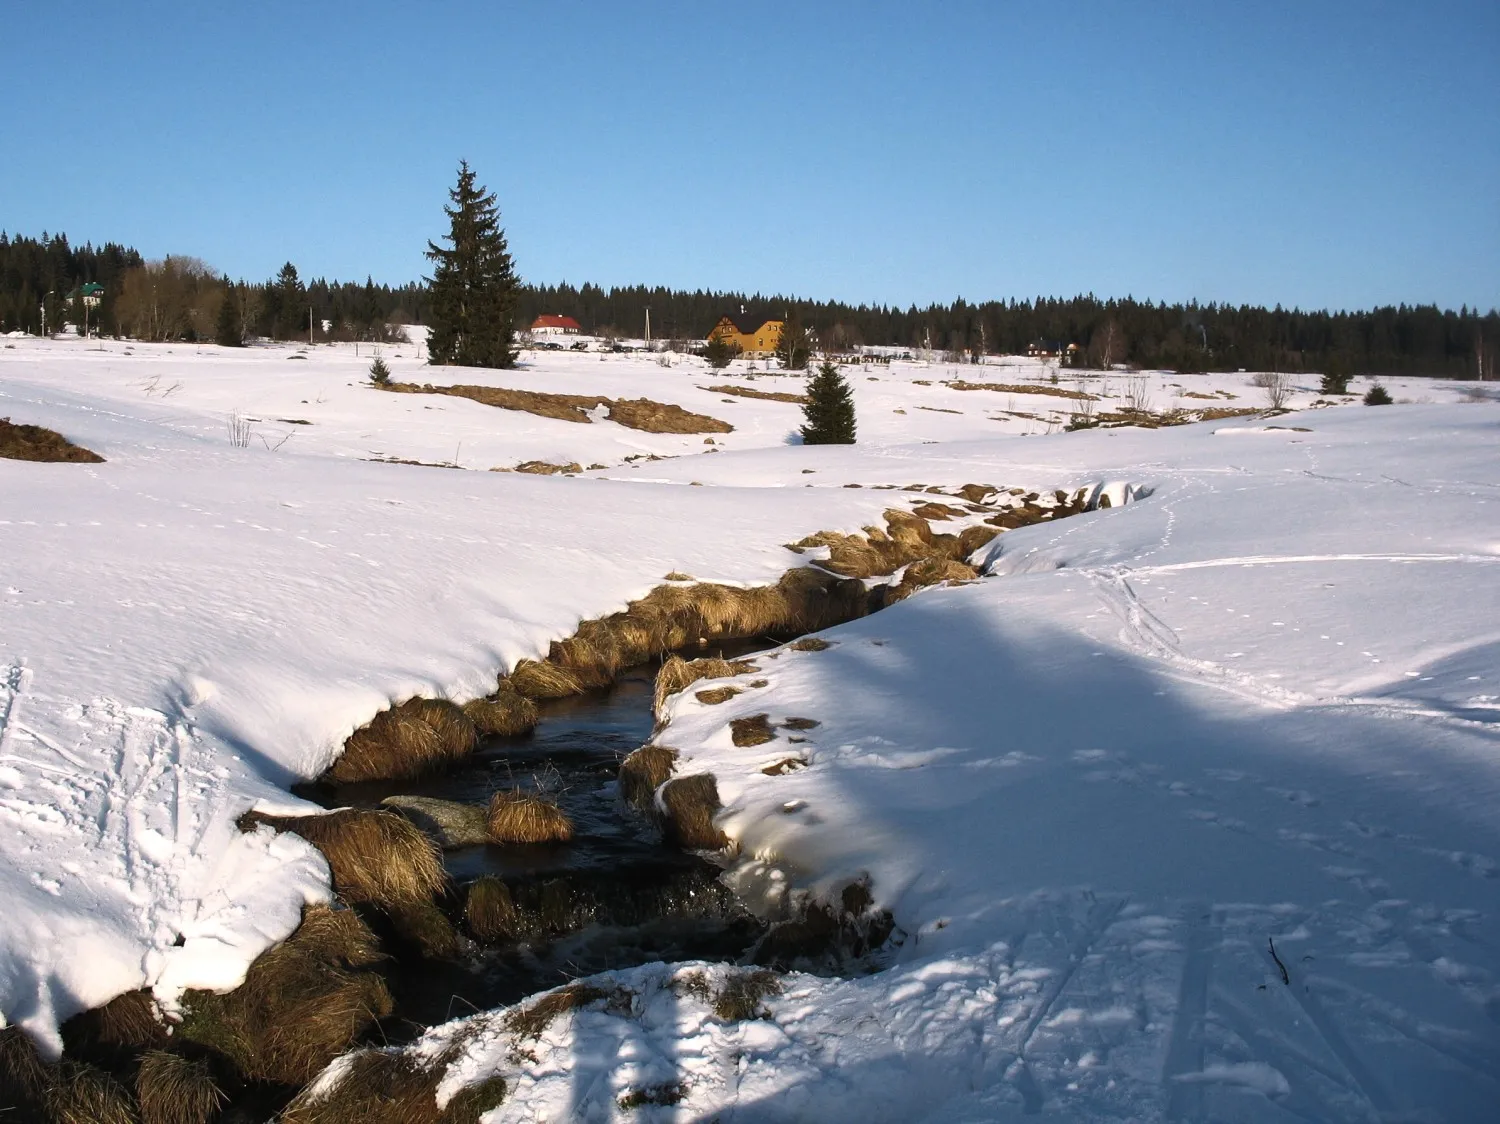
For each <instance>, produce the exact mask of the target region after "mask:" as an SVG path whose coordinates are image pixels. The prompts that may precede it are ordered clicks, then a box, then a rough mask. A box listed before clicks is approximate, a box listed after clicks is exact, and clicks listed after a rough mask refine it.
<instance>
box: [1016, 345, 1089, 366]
mask: <svg viewBox="0 0 1500 1124" xmlns="http://www.w3.org/2000/svg"><path fill="white" fill-rule="evenodd" d="M1082 350H1083V349H1082V348H1081V347H1079V346H1078V345H1077V344H1076V343H1069V344H1065V343H1063V342H1062V341H1061V340H1032V341H1031V342H1030V343H1029V344H1027V345H1026V354H1027V355H1028V356H1030V357H1031V358H1032V359H1063V358H1066V359H1067V360H1068V361H1069V362H1072V361H1074V360H1075V359H1077V358H1078V356H1079V353H1080V352H1082Z"/></svg>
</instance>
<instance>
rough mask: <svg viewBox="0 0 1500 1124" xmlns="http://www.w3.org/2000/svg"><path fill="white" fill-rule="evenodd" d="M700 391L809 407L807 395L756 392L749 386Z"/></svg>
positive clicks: (778, 391)
mask: <svg viewBox="0 0 1500 1124" xmlns="http://www.w3.org/2000/svg"><path fill="white" fill-rule="evenodd" d="M698 389H699V390H707V391H711V392H712V393H714V394H735V395H738V396H739V397H741V398H760V399H764V400H765V401H767V402H793V403H795V404H796V405H798V406H805V405H807V395H805V394H788V393H787V392H786V391H784V390H756V389H754V388H753V387H748V386H730V385H729V384H727V383H726V384H725V385H723V386H700V387H699V388H698Z"/></svg>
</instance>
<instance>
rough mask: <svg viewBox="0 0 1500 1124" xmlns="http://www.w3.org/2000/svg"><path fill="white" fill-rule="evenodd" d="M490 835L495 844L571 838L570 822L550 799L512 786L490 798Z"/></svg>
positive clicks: (547, 841) (558, 840) (545, 841)
mask: <svg viewBox="0 0 1500 1124" xmlns="http://www.w3.org/2000/svg"><path fill="white" fill-rule="evenodd" d="M489 829H490V838H491V839H493V840H494V841H495V842H496V843H554V842H565V841H567V840H569V839H572V838H573V823H572V821H571V820H569V819H568V817H567V816H566V815H565V814H564V813H563V810H562V809H561V808H559V807H558V806H557V805H556V804H555V803H553V802H552V801H551V800H548V799H547V798H546V797H545V796H539V795H537V794H536V793H534V792H526V791H525V790H524V789H519V788H512V789H507V790H504V791H501V792H497V793H495V795H494V796H492V797H490V810H489Z"/></svg>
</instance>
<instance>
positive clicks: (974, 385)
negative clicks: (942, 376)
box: [943, 379, 1099, 402]
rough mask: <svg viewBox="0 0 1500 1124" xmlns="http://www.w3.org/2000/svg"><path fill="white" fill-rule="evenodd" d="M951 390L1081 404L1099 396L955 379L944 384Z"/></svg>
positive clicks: (1038, 386)
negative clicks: (1014, 395) (1016, 395)
mask: <svg viewBox="0 0 1500 1124" xmlns="http://www.w3.org/2000/svg"><path fill="white" fill-rule="evenodd" d="M943 385H944V386H946V387H947V388H948V389H949V390H998V391H1000V392H1001V393H1003V394H1043V395H1046V396H1047V397H1048V398H1072V399H1075V400H1077V401H1079V402H1097V401H1099V396H1098V395H1097V394H1090V393H1089V392H1088V391H1086V390H1069V389H1068V388H1067V387H1063V386H1049V385H1045V384H1037V383H1018V382H965V381H964V380H963V379H955V380H954V381H952V382H945V383H944V384H943Z"/></svg>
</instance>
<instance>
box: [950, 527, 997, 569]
mask: <svg viewBox="0 0 1500 1124" xmlns="http://www.w3.org/2000/svg"><path fill="white" fill-rule="evenodd" d="M999 533H1000V528H999V527H985V526H982V525H979V524H975V525H974V526H972V527H965V528H964V529H963V530H962V531H960V532H959V535H958V550H957V553H956V555H955V557H956V558H957V559H958V560H959V561H960V562H962V561H963V560H964V559H965V558H967V557H968V556H969V555H971V554H973V553H974V552H975V551H976V550H978V549H979V548H980V547H982V546H985V545H987V544H988V543H989V542H990V541H991V540H992V539H994V538H995V536H996V535H998V534H999Z"/></svg>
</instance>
